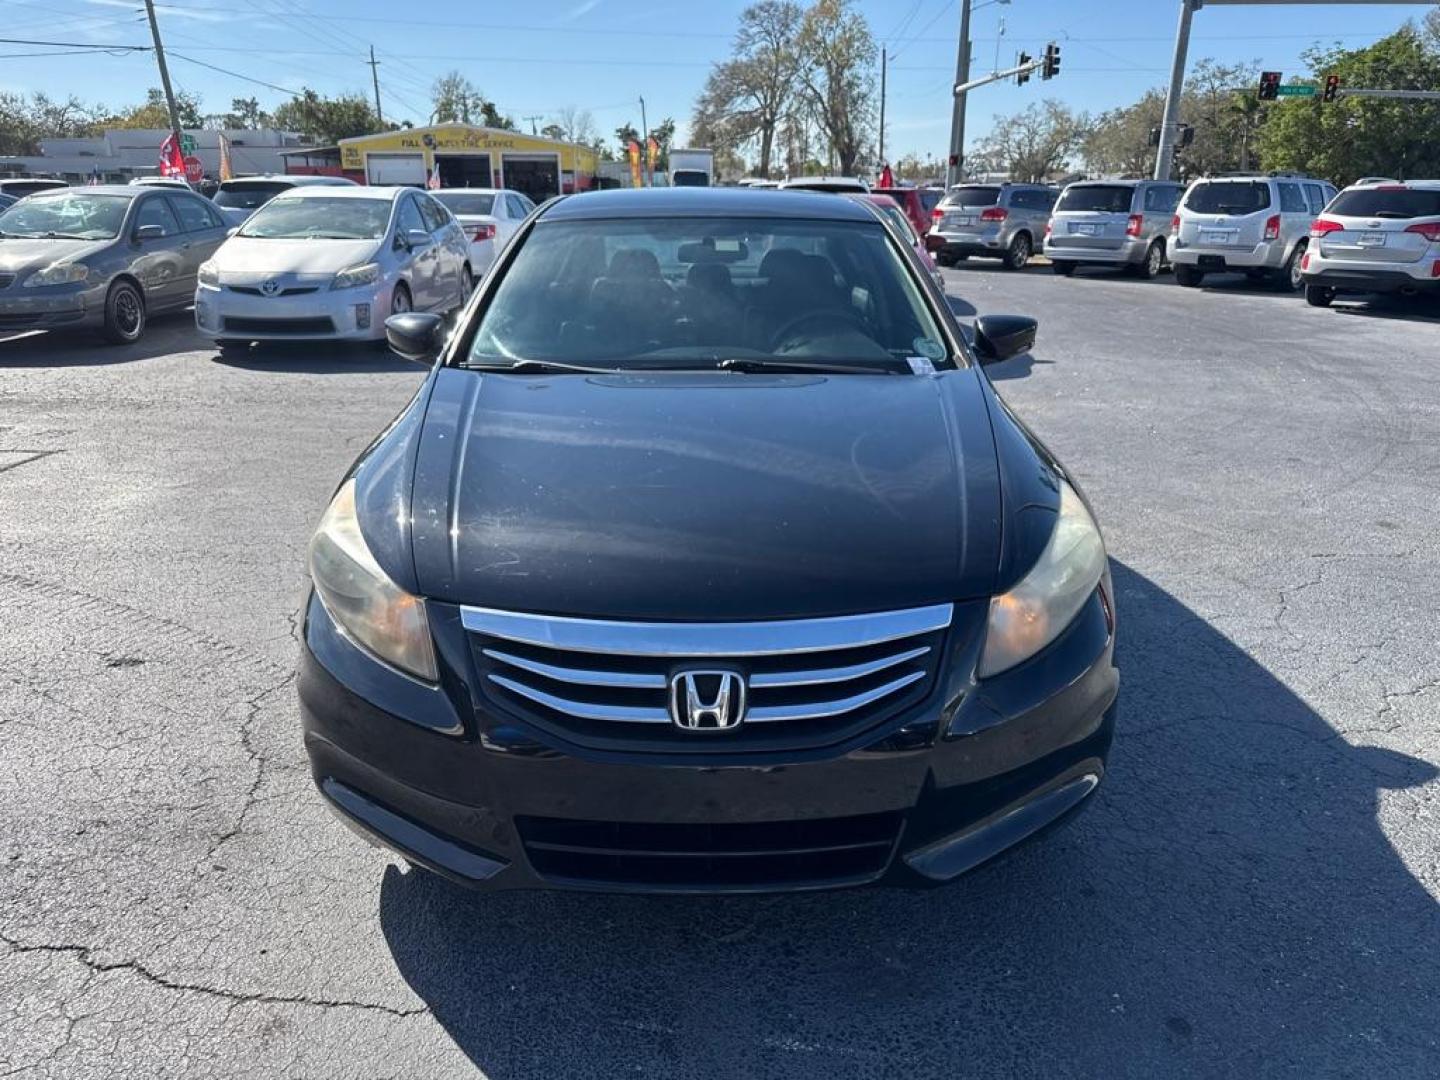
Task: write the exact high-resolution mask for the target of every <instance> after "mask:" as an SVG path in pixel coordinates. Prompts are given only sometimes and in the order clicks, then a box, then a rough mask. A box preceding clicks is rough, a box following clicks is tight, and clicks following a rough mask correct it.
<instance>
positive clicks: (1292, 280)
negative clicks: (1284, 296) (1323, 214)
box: [1280, 240, 1306, 292]
mask: <svg viewBox="0 0 1440 1080" xmlns="http://www.w3.org/2000/svg"><path fill="white" fill-rule="evenodd" d="M1305 248H1306V243H1305V241H1304V240H1301V241H1300V242H1299V243H1298V244H1296V245H1295V250H1294V251H1292V252H1291V253H1290V261H1289V262H1287V263H1286V264H1285V271H1284V276H1282V277H1281V279H1280V285H1281V287H1282V288H1286V289H1289V290H1290V291H1291V292H1299V291H1300V290H1301V289H1302V288H1304V286H1305V279H1304V278H1302V277H1301V276H1300V260H1301V259H1303V258H1305Z"/></svg>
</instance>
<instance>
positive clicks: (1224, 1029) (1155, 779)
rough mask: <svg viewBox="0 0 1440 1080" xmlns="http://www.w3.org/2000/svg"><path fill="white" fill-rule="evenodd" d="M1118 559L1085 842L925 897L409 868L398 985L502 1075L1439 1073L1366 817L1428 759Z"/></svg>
mask: <svg viewBox="0 0 1440 1080" xmlns="http://www.w3.org/2000/svg"><path fill="white" fill-rule="evenodd" d="M1114 571H1115V587H1116V594H1117V607H1118V611H1119V616H1120V627H1121V630H1120V634H1121V636H1120V643H1119V650H1120V652H1119V663H1120V666H1121V671H1122V680H1123V682H1122V685H1123V687H1124V691H1123V702H1122V709H1121V714H1120V716H1121V719H1120V728H1119V732H1118V735H1117V742H1116V746H1115V750H1114V754H1113V757H1112V759H1111V763H1110V765H1111V772H1110V776H1109V778H1108V779H1107V781H1106V783H1105V784H1104V785H1103V786H1102V787H1101V789H1100V792H1099V793H1098V794H1097V796H1096V801H1095V804H1094V806H1093V807H1092V808H1090V809H1089V810H1088V811H1087V812H1086V813H1085V814H1083V815H1081V816H1080V817H1079V818H1078V819H1077V820H1076V821H1075V822H1074V823H1073V824H1072V825H1070V826H1069V827H1068V828H1066V829H1064V830H1062V831H1060V832H1057V833H1054V834H1052V835H1050V836H1049V837H1047V838H1046V839H1045V840H1043V841H1042V842H1039V843H1036V844H1031V845H1029V846H1027V847H1025V848H1023V849H1021V850H1020V851H1017V852H1015V853H1013V854H1012V855H1011V856H1009V857H1008V858H1006V859H1003V860H1001V861H999V862H998V863H996V864H993V865H991V866H989V867H985V868H982V869H981V870H980V871H978V872H976V873H974V874H972V875H971V876H969V877H967V878H965V879H963V880H961V881H959V882H957V883H955V884H953V885H951V886H949V887H946V888H943V889H939V890H934V891H922V892H905V891H901V890H889V889H886V890H881V889H874V890H868V891H858V892H851V893H845V894H807V895H788V896H778V897H777V896H770V897H752V896H733V897H660V898H649V897H640V896H605V895H584V894H576V893H560V892H557V893H508V894H494V895H488V896H486V895H478V894H473V893H470V892H467V891H464V890H462V889H460V888H458V887H455V886H453V885H451V884H449V883H447V882H445V881H443V880H441V879H439V878H436V877H433V876H431V875H429V874H426V873H424V872H419V871H412V872H408V873H406V872H401V871H400V870H398V869H395V868H393V867H392V868H390V869H389V870H387V872H386V873H385V875H384V878H383V880H382V882H381V883H380V895H379V914H380V922H381V926H382V929H383V932H384V934H385V938H386V941H387V943H388V945H389V947H390V949H391V951H392V955H393V957H394V961H395V963H396V965H397V966H398V969H399V971H400V973H401V974H402V975H403V977H404V978H405V980H406V981H407V982H408V984H409V985H410V986H411V988H413V990H414V992H415V993H416V994H418V995H419V997H420V998H421V999H423V1000H424V1002H425V1003H426V1004H427V1005H428V1006H429V1008H430V1010H431V1012H432V1014H433V1016H434V1018H435V1020H436V1021H438V1022H439V1023H440V1024H441V1025H442V1026H443V1027H444V1029H445V1031H446V1032H447V1033H448V1035H449V1037H450V1038H452V1039H453V1040H454V1041H455V1043H456V1045H457V1046H458V1047H459V1048H460V1049H461V1050H463V1051H464V1052H465V1053H466V1054H467V1055H468V1056H469V1057H470V1058H471V1059H472V1060H473V1061H474V1063H475V1064H476V1065H478V1066H479V1067H480V1068H481V1069H482V1070H483V1071H484V1073H485V1075H486V1076H489V1077H491V1078H493V1080H510V1078H519V1077H552V1076H553V1077H559V1076H595V1077H613V1076H620V1075H642V1076H645V1075H662V1076H687V1077H691V1076H693V1077H701V1076H727V1077H728V1076H749V1077H758V1076H785V1077H804V1078H810V1077H813V1078H816V1080H835V1078H836V1077H839V1076H846V1077H848V1076H853V1075H867V1076H871V1075H873V1076H893V1075H908V1076H916V1077H920V1076H923V1077H930V1076H935V1077H939V1076H956V1075H977V1076H1017V1075H1071V1076H1121V1075H1124V1076H1157V1075H1165V1076H1172V1077H1173V1076H1206V1077H1214V1076H1224V1075H1233V1076H1256V1075H1265V1074H1267V1073H1269V1074H1271V1075H1274V1074H1276V1073H1281V1072H1283V1073H1285V1074H1286V1075H1294V1076H1317V1075H1329V1076H1335V1075H1371V1076H1381V1075H1388V1076H1398V1075H1415V1076H1419V1075H1433V1072H1431V1071H1430V1070H1433V1066H1434V1062H1435V1057H1434V1054H1435V1047H1436V1042H1435V1032H1434V1011H1433V1009H1434V1003H1435V1002H1436V1001H1437V1000H1440V965H1437V964H1436V963H1435V952H1434V947H1435V942H1436V940H1437V939H1440V908H1437V904H1436V900H1435V898H1434V897H1433V896H1432V895H1430V894H1429V893H1428V892H1427V891H1426V889H1425V888H1424V887H1423V886H1422V885H1421V884H1420V883H1419V882H1418V881H1417V880H1416V878H1415V877H1414V876H1413V875H1412V874H1411V872H1410V871H1409V869H1407V867H1406V865H1405V863H1404V862H1403V861H1402V860H1401V858H1400V857H1399V856H1398V855H1397V853H1396V851H1395V850H1394V849H1393V848H1392V847H1391V845H1390V842H1389V841H1388V840H1387V838H1386V835H1385V833H1384V832H1382V830H1381V828H1380V826H1379V824H1378V823H1377V809H1378V806H1379V801H1380V797H1381V792H1382V791H1385V790H1387V789H1388V790H1398V789H1404V788H1411V787H1414V786H1416V785H1419V784H1423V783H1425V782H1427V781H1430V780H1433V779H1434V778H1435V777H1436V774H1437V770H1436V769H1435V768H1434V767H1433V766H1432V765H1430V764H1427V763H1425V762H1422V761H1420V760H1416V759H1413V758H1409V757H1406V756H1404V755H1402V754H1399V753H1395V752H1392V751H1389V750H1384V749H1377V748H1373V747H1366V746H1363V745H1354V744H1351V743H1349V742H1347V741H1346V740H1344V739H1341V738H1339V737H1338V736H1337V734H1336V732H1335V731H1334V730H1333V729H1332V728H1331V727H1330V725H1329V724H1327V723H1326V720H1325V718H1324V717H1322V716H1320V715H1318V714H1317V713H1316V712H1314V711H1313V710H1312V709H1310V708H1309V707H1308V706H1307V705H1306V703H1305V702H1304V701H1302V700H1301V699H1300V698H1299V697H1297V696H1296V695H1295V694H1294V693H1293V692H1292V691H1291V690H1289V689H1288V688H1287V687H1286V686H1285V685H1284V684H1283V683H1282V682H1281V681H1280V680H1279V679H1277V678H1276V677H1275V676H1274V675H1272V674H1271V673H1270V672H1269V671H1267V670H1266V669H1265V668H1264V667H1262V666H1261V665H1259V664H1258V663H1256V662H1255V661H1254V660H1253V659H1252V658H1251V657H1250V656H1249V655H1248V654H1247V653H1246V652H1245V650H1244V649H1243V648H1241V647H1239V646H1238V645H1236V644H1235V643H1234V642H1232V641H1230V640H1228V639H1227V638H1226V637H1225V635H1224V634H1223V633H1221V632H1219V631H1218V630H1216V629H1215V628H1214V627H1212V626H1211V625H1209V624H1208V623H1207V622H1206V621H1205V619H1204V618H1203V617H1201V616H1200V615H1198V614H1197V613H1195V612H1194V611H1192V610H1190V609H1188V608H1187V607H1186V606H1185V605H1184V604H1182V603H1180V602H1179V601H1177V600H1176V599H1175V598H1174V597H1172V596H1170V595H1168V594H1167V593H1166V592H1165V591H1164V590H1163V589H1161V588H1159V587H1158V586H1156V585H1155V584H1154V583H1153V582H1151V581H1148V580H1147V579H1146V578H1145V577H1144V576H1142V575H1141V574H1139V573H1137V572H1135V571H1134V570H1131V569H1129V568H1127V567H1125V566H1123V565H1119V564H1116V565H1115V567H1114ZM1378 705H1379V703H1377V706H1378ZM1378 711H1379V712H1382V713H1383V711H1384V710H1383V708H1380V709H1379V710H1378ZM1404 812H1406V811H1404V809H1403V804H1400V803H1397V802H1396V801H1395V800H1394V799H1392V800H1391V802H1390V805H1389V807H1388V809H1387V817H1390V818H1393V817H1394V816H1395V815H1396V814H1399V813H1404ZM1427 1063H1428V1064H1427Z"/></svg>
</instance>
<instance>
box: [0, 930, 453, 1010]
mask: <svg viewBox="0 0 1440 1080" xmlns="http://www.w3.org/2000/svg"><path fill="white" fill-rule="evenodd" d="M0 942H4V943H5V944H6V945H9V946H10V948H11V949H12V950H14V951H15V952H17V953H22V954H27V953H54V954H57V955H65V956H71V957H73V958H74V959H76V960H77V961H79V962H80V963H81V964H83V965H85V967H87V968H89V969H90V970H91V971H94V972H98V973H101V974H104V973H106V972H111V971H122V972H128V973H130V974H133V975H137V976H139V977H140V978H142V979H144V980H145V981H146V982H149V983H152V984H154V985H155V986H159V987H161V988H163V989H166V990H174V991H176V992H180V993H192V994H204V995H206V996H208V997H213V998H216V999H218V1000H221V1001H229V1002H232V1003H235V1004H243V1005H306V1006H310V1007H312V1008H319V1009H360V1010H363V1011H366V1012H379V1013H384V1014H386V1015H387V1016H395V1017H400V1018H402V1019H404V1018H407V1017H411V1016H420V1015H422V1014H425V1013H428V1012H429V1011H430V1010H429V1008H428V1007H426V1006H423V1005H420V1006H416V1007H414V1008H409V1009H400V1008H396V1007H395V1006H393V1005H382V1004H380V1003H379V1002H375V1001H349V1000H346V999H343V998H320V997H308V996H305V995H300V994H261V993H244V992H242V991H238V990H226V989H224V988H222V987H217V986H203V985H201V984H199V983H186V982H179V981H177V980H174V979H169V978H166V977H165V976H164V975H160V974H158V973H157V972H154V971H151V970H150V969H149V968H147V967H146V966H145V965H144V964H142V963H140V961H138V960H113V961H107V960H100V959H98V958H96V956H95V955H94V949H93V948H91V947H90V946H88V945H73V944H58V945H57V944H49V943H43V944H38V945H34V944H25V943H24V942H21V941H18V940H17V939H15V938H12V937H10V936H9V935H8V934H7V933H5V932H3V931H0Z"/></svg>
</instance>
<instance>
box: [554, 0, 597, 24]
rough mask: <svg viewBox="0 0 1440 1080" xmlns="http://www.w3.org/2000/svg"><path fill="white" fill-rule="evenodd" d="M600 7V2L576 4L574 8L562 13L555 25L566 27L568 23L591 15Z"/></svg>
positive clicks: (595, 0)
mask: <svg viewBox="0 0 1440 1080" xmlns="http://www.w3.org/2000/svg"><path fill="white" fill-rule="evenodd" d="M599 6H600V0H580V3H578V4H576V5H575V6H574V7H572V8H569V9H567V10H565V11H562V12H561V13H560V14H559V15H558V16H556V19H555V24H556V25H557V26H564V25H565V24H566V23H572V22H574V21H575V20H576V19H579V18H581V17H583V16H585V15H588V14H590V12H592V11H594V10H595V9H596V8H597V7H599Z"/></svg>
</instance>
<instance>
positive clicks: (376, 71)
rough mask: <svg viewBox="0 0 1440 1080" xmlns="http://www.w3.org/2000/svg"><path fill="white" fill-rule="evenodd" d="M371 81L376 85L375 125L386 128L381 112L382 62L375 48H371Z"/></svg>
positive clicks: (372, 46)
mask: <svg viewBox="0 0 1440 1080" xmlns="http://www.w3.org/2000/svg"><path fill="white" fill-rule="evenodd" d="M370 79H371V81H372V82H374V84H375V123H376V124H378V125H379V126H380V127H384V126H385V116H384V114H383V113H381V111H380V61H379V60H376V59H375V46H374V45H371V46H370Z"/></svg>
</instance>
